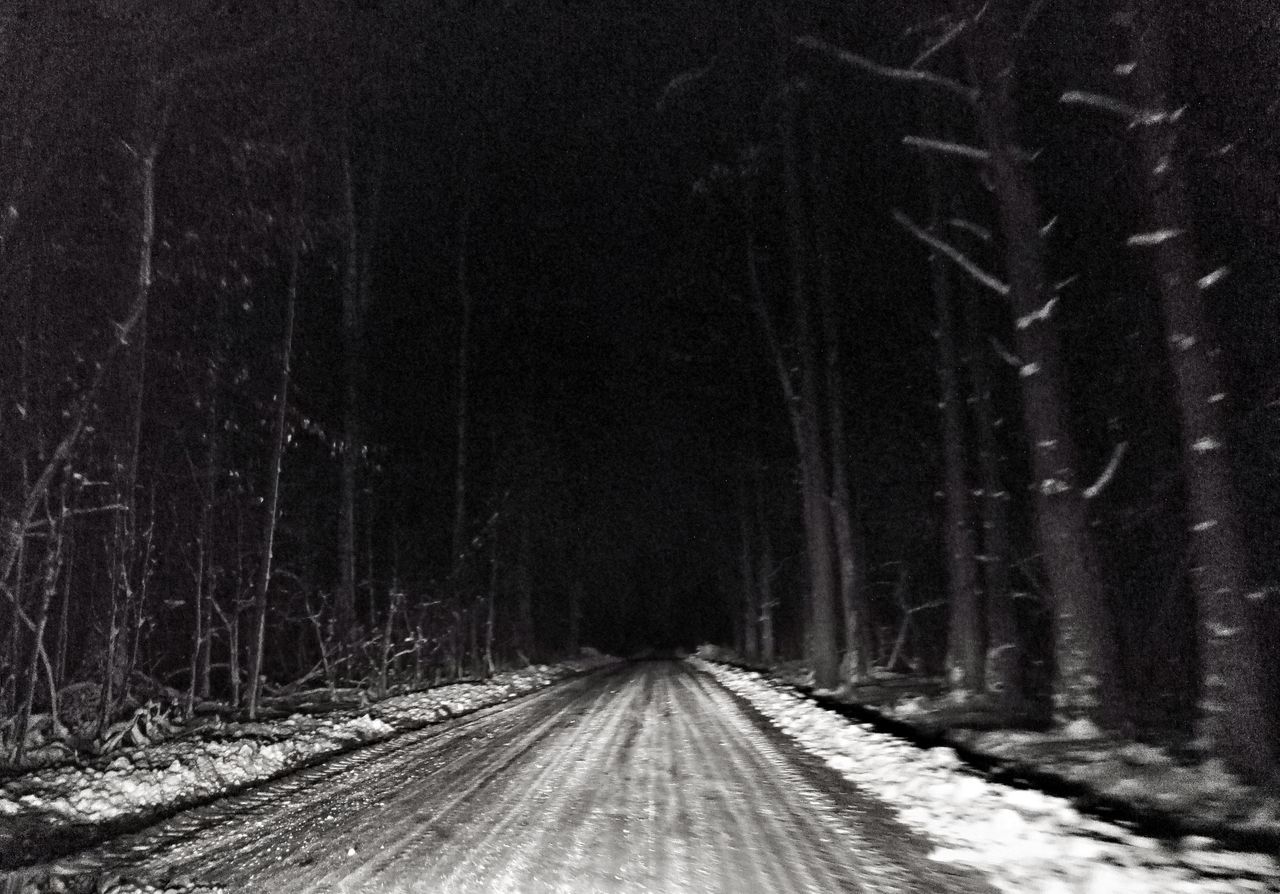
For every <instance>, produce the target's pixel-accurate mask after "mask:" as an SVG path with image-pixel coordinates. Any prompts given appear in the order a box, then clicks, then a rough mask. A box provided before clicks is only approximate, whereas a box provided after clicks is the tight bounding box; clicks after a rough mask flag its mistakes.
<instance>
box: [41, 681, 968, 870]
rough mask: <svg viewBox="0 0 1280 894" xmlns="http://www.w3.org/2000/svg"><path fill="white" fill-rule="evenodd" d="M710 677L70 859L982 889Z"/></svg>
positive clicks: (571, 695)
mask: <svg viewBox="0 0 1280 894" xmlns="http://www.w3.org/2000/svg"><path fill="white" fill-rule="evenodd" d="M929 849H930V845H929V844H928V842H925V841H923V840H921V839H920V838H918V837H917V836H916V835H914V834H913V833H911V832H909V831H908V830H907V829H906V828H905V827H903V826H901V825H899V824H898V823H897V822H896V821H894V820H893V819H892V818H891V816H890V815H889V814H888V813H887V811H886V809H885V808H884V807H883V806H882V805H880V804H879V802H876V801H874V800H872V799H870V798H868V797H865V796H863V795H861V794H860V793H859V792H858V791H857V790H856V789H855V788H853V787H852V786H850V785H849V784H848V783H845V782H844V781H843V780H841V779H840V778H839V777H838V776H837V775H836V774H835V773H834V772H831V771H829V770H827V769H826V768H824V767H822V766H821V765H819V764H818V763H817V761H816V760H814V759H813V758H810V757H809V756H807V755H804V754H802V753H800V752H799V751H797V750H795V749H794V748H793V747H792V746H791V745H790V744H789V743H788V742H787V741H786V740H785V739H784V738H783V737H782V736H781V734H780V733H778V732H776V731H774V730H772V729H771V728H769V727H768V726H767V725H766V724H765V723H764V721H763V720H762V719H760V718H759V717H758V716H756V715H755V714H754V713H753V711H752V710H751V709H750V708H749V707H747V706H746V705H745V703H743V702H740V701H739V700H738V699H737V698H736V697H735V696H733V695H732V694H730V693H729V692H728V691H726V690H725V689H723V688H722V687H721V686H719V684H717V683H716V682H715V681H714V680H713V679H711V678H710V677H709V676H706V675H705V674H701V673H699V672H697V671H696V670H694V669H693V668H691V667H689V666H688V665H686V664H684V663H681V662H676V661H665V662H659V661H650V662H636V663H632V664H628V665H623V666H620V667H616V668H614V669H611V670H608V671H603V672H598V673H595V674H591V675H588V676H585V677H579V678H577V679H573V680H569V681H566V682H564V683H561V684H558V685H556V686H553V687H551V688H549V689H546V690H542V691H541V692H538V693H534V694H532V695H529V696H527V697H525V698H522V699H519V700H517V701H514V702H509V703H507V704H505V705H501V706H498V707H494V708H489V709H486V710H483V711H478V712H476V713H474V714H471V715H469V716H467V717H465V718H461V719H458V720H455V721H452V722H450V723H447V724H443V725H440V726H434V727H429V728H427V729H423V730H420V731H417V732H413V733H407V734H405V735H403V736H399V737H396V738H395V739H392V740H389V741H386V742H382V743H379V744H377V745H373V746H370V747H368V748H364V749H361V750H359V751H356V752H352V753H350V754H348V755H345V756H343V757H341V758H338V759H335V760H333V761H329V762H327V763H325V764H323V765H320V766H316V767H312V768H310V769H307V770H303V771H300V772H298V773H296V774H293V775H291V776H289V777H286V778H284V779H281V780H278V781H276V782H274V783H270V784H267V785H265V786H262V787H260V788H257V789H254V790H252V791H250V792H247V793H245V794H242V795H239V796H236V797H232V798H228V799H225V800H222V801H219V802H217V803H214V804H211V805H207V806H205V807H201V808H197V809H195V810H190V811H187V812H185V813H182V814H179V815H177V816H175V817H173V818H171V819H169V820H167V821H165V822H163V823H160V824H158V825H156V826H153V827H151V828H150V829H147V830H145V831H143V832H140V833H137V834H134V835H127V836H123V837H120V838H117V839H114V840H112V841H110V842H107V843H106V844H103V845H101V846H99V847H97V848H94V849H92V850H89V851H86V852H83V853H81V854H77V855H75V856H73V857H69V858H66V859H64V860H62V861H59V866H60V867H65V868H66V869H68V870H71V869H79V870H98V869H101V870H108V871H111V872H116V873H120V874H122V875H124V876H126V877H130V878H140V879H156V880H162V879H173V878H178V877H183V878H186V879H190V880H193V881H197V882H207V883H215V884H221V885H225V886H226V888H227V889H228V890H234V891H263V892H266V891H270V892H282V894H283V892H303V891H306V892H399V891H404V892H410V891H414V892H455V891H456V892H494V894H497V892H529V894H538V892H619V894H621V892H663V894H665V892H713V891H722V892H732V894H749V892H770V894H773V892H791V891H796V892H839V891H858V892H912V891H920V892H942V891H946V892H959V894H965V892H979V891H988V890H989V889H988V888H987V887H986V886H985V885H984V884H983V883H982V882H980V881H979V880H978V879H977V878H975V877H972V876H968V875H965V874H963V873H962V872H960V871H959V870H956V869H954V868H952V867H948V866H944V865H940V864H937V863H934V862H932V861H930V860H929V859H928V857H927V854H928V852H929Z"/></svg>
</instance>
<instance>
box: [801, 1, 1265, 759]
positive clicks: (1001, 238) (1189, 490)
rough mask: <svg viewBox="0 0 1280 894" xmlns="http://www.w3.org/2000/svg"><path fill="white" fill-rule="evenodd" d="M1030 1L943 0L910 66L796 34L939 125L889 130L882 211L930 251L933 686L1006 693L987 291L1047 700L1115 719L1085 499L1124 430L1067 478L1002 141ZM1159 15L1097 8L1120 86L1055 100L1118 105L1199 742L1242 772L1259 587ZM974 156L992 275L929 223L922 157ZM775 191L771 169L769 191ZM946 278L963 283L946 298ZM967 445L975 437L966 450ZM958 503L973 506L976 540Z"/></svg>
mask: <svg viewBox="0 0 1280 894" xmlns="http://www.w3.org/2000/svg"><path fill="white" fill-rule="evenodd" d="M1035 6H1036V5H1035V4H1027V3H1023V2H1019V0H998V2H991V3H984V4H981V5H978V4H976V3H971V2H968V0H957V2H956V3H955V4H954V18H953V19H952V21H951V22H950V23H949V27H948V29H947V30H946V32H945V33H944V35H943V37H942V39H941V40H940V41H939V42H938V43H937V44H936V45H935V46H933V47H931V48H930V49H929V51H927V52H926V53H925V54H924V55H923V56H922V57H921V58H922V60H923V59H927V60H929V66H928V67H918V66H912V67H911V68H893V67H891V66H886V65H883V64H881V63H879V62H876V61H874V60H870V59H867V58H864V57H861V56H858V55H856V54H854V53H851V52H848V51H845V50H842V49H839V48H836V47H833V46H831V45H829V44H826V43H824V42H822V41H820V40H818V39H816V38H812V37H806V38H801V39H800V41H799V43H800V44H801V45H803V46H805V47H807V48H808V49H813V50H817V51H820V52H822V53H824V54H826V55H828V56H830V57H832V58H835V59H839V60H841V61H843V62H846V63H849V64H851V65H852V66H854V67H855V68H857V69H859V70H861V71H864V72H868V73H871V74H874V75H878V76H882V77H885V78H887V79H891V80H896V81H899V82H902V83H904V84H910V85H914V86H916V87H918V88H920V89H922V90H923V91H926V92H928V93H929V94H931V95H930V96H929V97H928V98H927V99H926V101H925V103H924V106H923V107H924V108H926V109H927V114H925V115H924V119H925V123H926V124H927V125H928V126H931V127H934V128H939V127H941V128H942V130H941V132H938V133H936V134H930V135H928V136H926V137H908V138H907V142H908V143H909V144H910V145H912V146H913V147H914V148H917V149H920V150H922V151H923V152H924V153H925V154H926V158H927V162H928V168H929V170H930V173H931V176H930V177H929V182H930V184H931V187H930V188H931V195H932V198H931V202H932V215H931V222H930V225H929V226H927V227H922V226H919V225H917V224H915V223H914V222H913V221H912V220H911V219H910V218H909V217H908V216H906V215H904V214H902V213H900V212H898V213H897V214H896V217H897V219H898V222H899V223H900V224H901V225H902V226H903V228H904V229H905V230H907V231H908V232H910V233H911V234H912V235H913V236H914V237H916V238H917V239H919V240H920V241H921V242H923V243H925V244H926V245H927V246H928V247H929V249H930V270H931V279H932V284H933V291H934V301H935V320H936V325H937V337H938V347H939V351H938V365H939V386H940V401H939V407H940V410H941V427H942V435H943V437H942V442H943V457H942V459H943V463H942V465H943V479H944V480H943V494H944V503H945V507H944V538H943V539H944V545H945V551H946V557H945V558H946V568H947V572H948V579H949V635H948V645H947V657H946V668H947V676H948V681H949V684H950V686H951V687H952V688H953V690H954V691H956V692H958V693H961V694H965V695H973V694H982V693H986V694H988V695H989V696H990V697H992V698H994V699H996V700H1000V701H1003V702H1004V703H1005V705H1006V706H1010V705H1013V704H1015V703H1016V701H1017V700H1018V699H1019V698H1020V697H1021V695H1022V692H1021V688H1022V685H1021V684H1022V680H1021V673H1022V671H1021V667H1020V662H1019V654H1020V651H1021V644H1020V640H1019V631H1018V627H1017V623H1016V617H1015V613H1014V612H1013V611H1012V608H1011V603H1010V596H1011V584H1010V577H1009V535H1008V520H1007V493H1006V489H1005V486H1004V485H1003V483H1002V479H1003V478H1004V474H1003V473H1002V471H1001V464H1000V457H999V454H1000V447H999V442H998V439H997V438H996V436H995V432H994V428H993V418H992V414H993V410H992V403H991V391H992V379H991V375H992V374H991V369H990V367H989V361H988V359H987V356H986V355H987V354H988V352H989V348H988V346H987V345H986V342H987V338H986V336H985V332H984V326H983V320H984V319H985V318H986V317H987V316H988V314H987V313H986V312H985V311H984V310H982V309H980V308H979V307H978V306H977V304H978V302H979V301H991V300H995V301H998V302H1000V303H1001V304H1003V305H1004V306H1005V307H1006V308H1007V313H1008V315H1009V318H1010V321H1011V323H1012V326H1011V329H1012V332H1013V337H1014V342H1013V346H1012V351H1009V350H1007V349H1002V350H1003V353H1004V354H1005V355H1006V358H1007V359H1010V360H1011V361H1013V362H1014V363H1015V364H1016V366H1017V373H1018V384H1019V389H1020V392H1021V400H1020V405H1021V409H1022V423H1023V431H1024V436H1025V439H1026V443H1027V450H1028V453H1029V456H1028V460H1029V462H1028V465H1029V468H1030V471H1031V475H1032V480H1031V481H1030V483H1029V487H1030V490H1031V493H1032V496H1033V498H1032V503H1033V510H1034V522H1035V532H1036V542H1037V544H1038V547H1039V550H1038V552H1039V561H1040V565H1041V566H1042V568H1043V571H1044V574H1045V578H1046V579H1047V589H1048V599H1049V610H1050V612H1051V618H1052V632H1053V661H1054V677H1053V696H1054V708H1055V715H1056V716H1057V717H1058V718H1059V719H1061V720H1063V721H1070V720H1077V719H1087V720H1090V721H1093V722H1095V723H1096V724H1097V725H1098V726H1099V727H1102V728H1107V729H1116V728H1117V727H1119V725H1120V724H1121V721H1122V719H1123V718H1124V717H1125V716H1126V707H1127V706H1126V704H1125V692H1124V690H1123V687H1122V685H1121V674H1120V671H1121V666H1120V659H1119V644H1118V642H1117V640H1116V627H1115V623H1114V621H1113V619H1112V616H1111V611H1110V605H1111V601H1110V598H1109V591H1108V586H1107V582H1106V580H1105V579H1104V576H1103V574H1102V571H1101V568H1100V563H1099V557H1098V547H1097V544H1096V542H1095V534H1094V530H1093V528H1092V526H1091V523H1090V522H1091V517H1090V508H1089V507H1090V503H1089V501H1090V500H1091V499H1092V498H1094V497H1096V496H1097V495H1098V494H1099V493H1100V492H1101V490H1102V489H1103V488H1104V487H1105V486H1106V485H1107V484H1108V483H1109V481H1110V480H1111V477H1112V476H1113V475H1114V474H1115V472H1116V466H1117V464H1118V462H1119V460H1120V458H1121V456H1122V455H1123V450H1124V447H1125V446H1126V445H1125V444H1120V445H1117V449H1116V451H1115V453H1114V454H1113V457H1112V461H1111V462H1110V463H1108V465H1107V467H1106V469H1104V470H1103V471H1102V473H1101V474H1100V475H1099V476H1098V477H1097V479H1096V480H1094V481H1093V482H1092V483H1089V482H1088V480H1087V479H1086V478H1085V477H1084V476H1083V474H1082V470H1081V461H1080V451H1079V449H1078V446H1077V443H1076V439H1075V433H1074V432H1073V428H1072V423H1071V419H1070V413H1069V407H1068V399H1067V385H1066V383H1067V361H1066V358H1065V357H1064V354H1063V348H1062V341H1061V337H1060V334H1059V331H1058V326H1059V323H1058V320H1059V317H1060V313H1059V312H1058V310H1059V308H1058V305H1059V294H1058V290H1057V288H1056V287H1055V286H1054V285H1053V284H1052V283H1051V281H1050V277H1049V273H1048V262H1047V253H1046V248H1045V239H1044V236H1045V233H1046V232H1047V231H1048V229H1049V226H1047V225H1046V218H1045V215H1044V213H1043V211H1042V208H1041V202H1040V197H1039V192H1038V189H1037V184H1036V178H1035V174H1034V171H1033V169H1032V161H1031V160H1032V158H1033V156H1032V154H1031V153H1030V152H1028V151H1027V150H1026V149H1025V148H1024V147H1023V146H1022V145H1021V144H1020V141H1019V132H1020V128H1019V111H1020V110H1019V109H1018V106H1017V100H1016V96H1017V95H1018V90H1017V87H1018V84H1017V78H1018V72H1019V68H1020V63H1021V61H1022V60H1020V59H1019V52H1020V47H1021V42H1022V36H1023V34H1024V33H1025V30H1026V29H1027V28H1028V27H1031V26H1032V25H1033V17H1034V14H1035V11H1036V10H1035ZM1162 16H1163V11H1162V9H1161V7H1160V4H1158V3H1156V2H1154V0H1135V2H1133V3H1132V4H1131V5H1127V6H1124V7H1122V8H1119V9H1118V10H1117V15H1116V16H1115V17H1114V21H1115V22H1116V23H1117V24H1118V26H1119V27H1120V28H1121V29H1122V30H1124V31H1125V32H1126V34H1127V35H1128V40H1127V41H1126V44H1127V47H1128V50H1129V52H1130V53H1131V56H1130V58H1129V59H1127V60H1121V61H1120V63H1119V64H1118V65H1117V71H1119V72H1123V73H1124V75H1125V76H1126V77H1127V81H1128V87H1127V90H1128V92H1129V95H1128V96H1124V97H1121V98H1112V97H1105V96H1098V95H1094V94H1080V93H1073V92H1072V93H1067V94H1064V96H1063V100H1064V102H1072V103H1076V104H1084V105H1091V106H1095V107H1097V108H1099V109H1102V110H1104V111H1107V112H1112V113H1119V115H1120V116H1121V117H1122V118H1123V119H1125V123H1127V124H1128V127H1129V131H1130V133H1131V135H1132V139H1133V141H1134V143H1135V147H1134V149H1135V151H1134V164H1136V165H1138V166H1139V167H1140V169H1141V172H1142V177H1143V178H1145V183H1146V197H1147V209H1148V210H1147V219H1146V220H1145V221H1144V222H1143V223H1142V225H1141V226H1142V232H1140V233H1138V234H1137V235H1135V236H1132V237H1131V238H1130V239H1129V245H1130V246H1132V247H1133V249H1134V250H1135V251H1139V252H1146V253H1149V254H1150V256H1151V266H1152V270H1153V274H1154V278H1155V282H1156V286H1157V289H1158V292H1159V296H1160V305H1161V308H1162V311H1163V317H1164V329H1165V335H1166V341H1167V346H1168V359H1169V364H1170V366H1171V367H1172V371H1173V378H1174V382H1175V386H1176V393H1175V398H1176V404H1177V411H1178V413H1179V416H1180V420H1181V436H1182V446H1183V451H1182V452H1183V465H1182V477H1183V481H1184V482H1185V488H1186V494H1187V505H1188V527H1189V529H1190V532H1191V550H1192V554H1193V556H1194V562H1193V573H1192V581H1193V587H1194V590H1195V595H1196V607H1197V614H1198V625H1199V626H1198V629H1199V631H1200V636H1199V642H1198V650H1197V651H1198V654H1199V660H1200V675H1199V676H1200V681H1201V687H1202V692H1201V700H1200V707H1199V718H1200V721H1199V725H1198V731H1199V740H1200V742H1201V744H1202V745H1204V746H1205V747H1206V748H1207V749H1209V750H1210V751H1211V752H1213V753H1215V754H1218V755H1221V756H1222V757H1224V758H1225V759H1227V760H1228V761H1229V762H1230V763H1231V765H1232V766H1234V767H1235V768H1236V769H1238V770H1240V771H1241V772H1244V773H1246V774H1248V775H1252V776H1255V777H1261V776H1265V775H1266V774H1267V773H1268V772H1269V771H1270V768H1271V766H1272V761H1273V759H1274V752H1273V748H1274V742H1273V741H1272V735H1273V731H1272V730H1270V729H1269V728H1268V721H1267V719H1266V709H1265V704H1266V698H1265V694H1264V682H1263V675H1262V673H1261V668H1260V661H1261V652H1260V648H1259V645H1260V644H1259V641H1258V634H1259V626H1258V625H1259V624H1260V622H1261V615H1260V612H1259V611H1258V609H1257V606H1256V605H1255V604H1251V602H1255V603H1256V602H1257V601H1258V600H1259V599H1260V598H1261V597H1260V594H1259V593H1258V591H1257V589H1256V588H1251V587H1250V586H1249V584H1248V579H1249V570H1248V568H1249V562H1248V554H1247V551H1246V550H1245V547H1244V545H1243V541H1242V538H1241V534H1240V530H1241V528H1240V520H1239V509H1238V503H1237V501H1236V499H1235V498H1234V496H1233V495H1232V483H1231V482H1232V472H1231V468H1230V463H1229V461H1228V454H1227V451H1226V440H1227V439H1226V434H1225V426H1224V423H1223V415H1222V406H1223V401H1224V399H1225V392H1224V388H1223V384H1222V381H1221V375H1220V373H1219V371H1218V369H1217V364H1216V359H1215V358H1216V350H1215V348H1214V347H1213V338H1212V332H1211V329H1210V326H1209V324H1208V321H1207V319H1206V314H1205V309H1204V303H1203V297H1202V293H1203V291H1204V290H1205V289H1206V288H1208V287H1210V286H1211V285H1212V284H1213V282H1215V281H1216V279H1217V275H1216V274H1208V275H1205V276H1203V277H1202V276H1200V274H1199V268H1198V266H1197V263H1198V262H1197V257H1196V252H1195V248H1194V245H1193V242H1192V236H1191V230H1192V215H1191V213H1190V211H1189V208H1188V202H1187V197H1186V186H1185V180H1184V174H1183V166H1182V163H1181V160H1180V147H1179V145H1178V137H1179V127H1180V119H1181V113H1180V112H1179V111H1178V110H1177V109H1174V108H1171V107H1170V105H1169V102H1168V99H1167V97H1166V95H1165V92H1164V87H1163V85H1164V83H1165V79H1166V77H1167V69H1166V67H1167V58H1166V52H1167V51H1166V49H1165V44H1164V41H1163V37H1162V30H1163V27H1164V23H1163V21H1162ZM940 59H943V60H945V59H950V60H952V62H953V63H954V64H953V66H952V67H953V68H954V69H957V70H959V71H961V72H963V73H964V76H963V78H953V77H951V76H950V75H948V74H941V73H938V72H937V67H938V66H939V65H941V64H943V63H941V62H939V60H940ZM940 109H941V111H940ZM962 113H963V114H962ZM966 133H970V134H972V135H973V136H974V137H976V139H977V141H978V143H977V145H976V146H970V145H967V144H965V143H963V142H961V141H960V140H962V139H963V134H966ZM958 135H959V136H958ZM784 163H787V162H784ZM975 163H976V164H977V165H978V166H980V167H981V169H982V171H981V174H982V177H983V178H984V182H985V183H986V185H987V186H988V188H989V189H990V192H991V195H992V204H993V205H994V217H995V219H996V221H997V222H998V228H999V230H998V234H997V238H998V243H999V245H1000V246H1001V247H1002V251H1003V266H1004V274H1005V278H1003V279H1002V278H1000V277H997V276H995V275H992V274H991V273H989V272H988V271H986V270H984V269H982V267H981V266H980V265H979V264H977V263H976V262H975V261H974V260H973V255H972V254H971V253H969V252H966V251H965V250H963V249H962V248H961V247H959V246H958V245H957V244H956V243H954V242H952V241H949V240H948V239H947V238H946V236H945V235H944V232H943V227H942V226H941V223H942V221H943V220H945V219H946V218H947V217H948V216H949V215H948V214H947V209H948V207H949V206H951V205H954V204H955V203H957V202H961V201H962V200H966V199H965V197H966V196H971V195H972V191H971V190H966V189H961V188H960V187H957V186H955V185H954V184H955V183H956V182H957V180H956V175H955V174H948V175H943V174H941V173H939V169H940V168H941V167H942V166H943V165H944V164H945V165H947V166H953V165H954V166H962V167H971V166H972V165H974V164H975ZM792 188H793V187H792V185H791V184H790V183H789V184H788V190H789V191H790V190H791V189H792ZM947 193H950V195H948V194H947ZM967 201H971V199H967ZM968 229H970V230H977V229H978V228H976V227H972V226H970V227H969V228H968ZM953 270H959V271H962V272H964V273H965V274H967V276H966V278H965V280H963V281H959V282H957V281H955V280H954V278H953ZM970 282H972V283H973V285H970ZM957 293H961V294H968V295H969V296H970V297H968V299H967V300H966V301H960V300H959V299H958V294H957ZM979 295H981V297H978V296H979ZM961 320H963V321H964V322H963V323H961V322H960V321H961ZM962 346H963V347H962ZM801 369H802V374H803V369H804V367H803V366H802V367H801ZM965 370H967V373H968V379H969V382H970V384H971V388H972V392H973V393H972V398H971V400H970V401H969V403H970V405H971V406H972V408H973V413H972V414H971V415H972V420H971V424H966V418H965V414H964V408H963V401H964V398H963V396H962V394H963V389H962V387H961V380H960V375H961V373H962V372H963V371H965ZM788 399H789V400H793V399H794V400H796V401H797V402H798V405H799V406H801V407H803V406H805V400H806V397H805V395H804V393H803V389H801V393H800V394H798V395H794V396H793V395H791V394H788ZM801 421H803V420H801ZM970 428H972V429H973V430H974V432H975V434H974V437H973V438H972V439H970V438H969V437H968V435H967V431H968V430H969V429H970ZM801 435H803V437H801ZM811 440H812V431H811V430H809V429H806V430H804V431H803V432H801V431H798V433H797V443H798V444H802V445H803V444H808V443H810V441H811ZM971 440H972V442H973V443H975V444H976V450H975V451H974V452H975V453H976V457H975V459H976V462H974V463H972V464H971V462H970V457H969V448H968V445H969V443H970V441H971ZM802 454H803V450H802ZM971 465H973V466H974V467H975V468H974V469H973V470H972V471H971V469H970V466H971ZM802 479H804V480H806V481H808V480H809V479H807V478H805V476H802ZM972 481H976V483H977V485H978V486H977V487H976V488H975V487H974V486H973V484H972V483H971V482H972ZM975 492H976V493H978V494H980V495H981V506H980V509H979V510H978V511H975V508H974V506H973V500H972V499H971V494H973V493H975ZM975 517H980V519H981V526H980V529H979V530H980V531H981V536H978V532H977V530H975V527H974V519H975ZM808 519H809V515H808V510H806V521H808ZM979 558H981V562H979ZM980 567H981V570H982V572H983V573H981V574H980ZM984 602H985V610H984ZM816 622H817V620H816V616H815V623H816ZM817 666H818V667H819V668H824V667H825V666H824V665H821V664H819V665H817Z"/></svg>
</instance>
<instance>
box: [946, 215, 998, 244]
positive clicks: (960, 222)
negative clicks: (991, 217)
mask: <svg viewBox="0 0 1280 894" xmlns="http://www.w3.org/2000/svg"><path fill="white" fill-rule="evenodd" d="M947 225H948V226H951V227H955V228H956V229H957V230H960V231H962V232H965V233H969V234H970V235H972V236H976V237H978V238H979V239H981V240H982V241H983V242H990V241H991V240H992V236H991V231H990V230H988V229H987V228H986V227H984V226H981V225H979V224H976V223H974V222H973V221H971V220H965V219H964V218H963V217H953V218H951V219H950V220H948V221H947Z"/></svg>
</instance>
